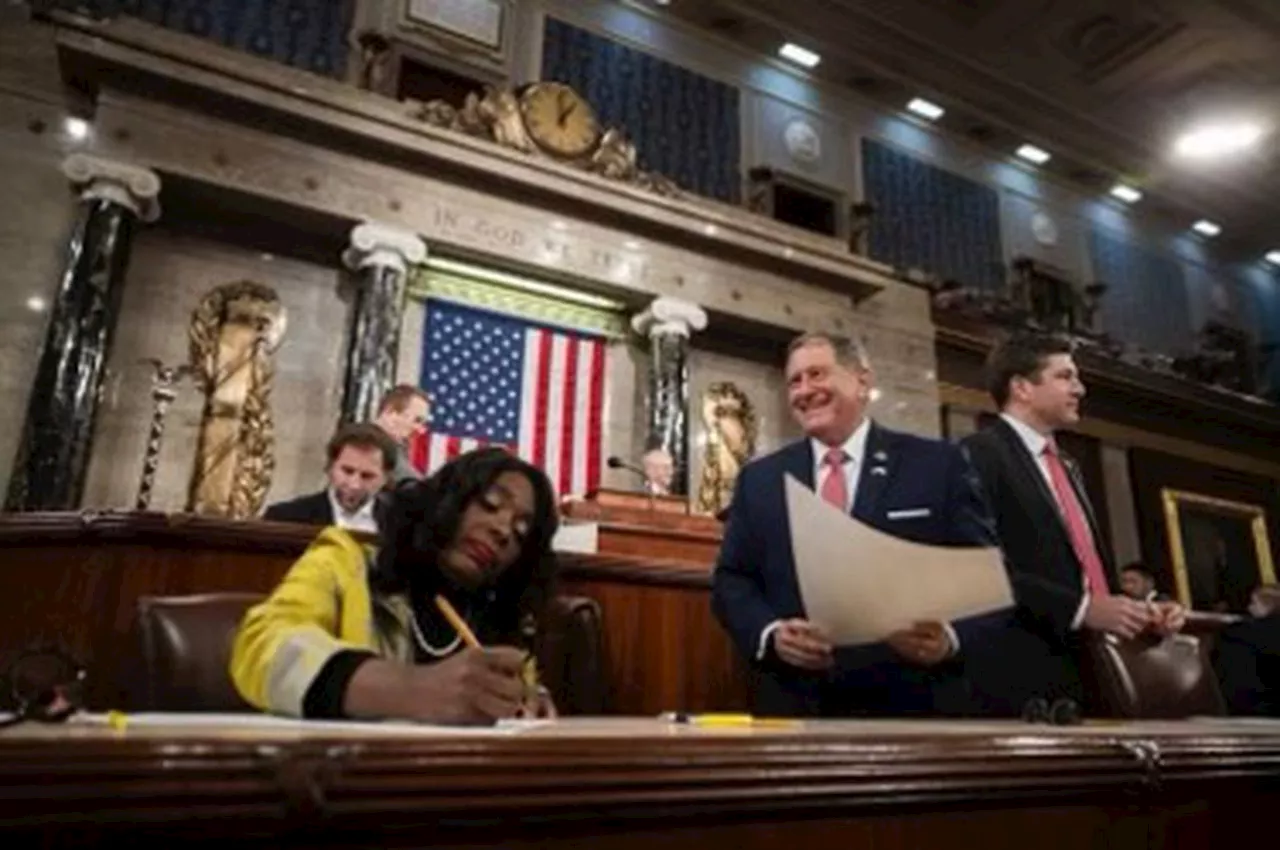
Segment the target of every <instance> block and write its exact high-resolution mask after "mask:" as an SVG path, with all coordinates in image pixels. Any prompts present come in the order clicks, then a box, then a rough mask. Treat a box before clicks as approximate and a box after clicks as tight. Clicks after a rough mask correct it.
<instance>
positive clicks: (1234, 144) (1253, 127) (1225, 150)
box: [1173, 122, 1263, 159]
mask: <svg viewBox="0 0 1280 850" xmlns="http://www.w3.org/2000/svg"><path fill="white" fill-rule="evenodd" d="M1262 135H1263V133H1262V128H1261V127H1260V126H1258V125H1257V124H1252V123H1249V122H1240V123H1237V124H1211V125H1209V126H1206V127H1197V128H1196V129H1194V130H1191V131H1190V132H1188V133H1184V134H1183V135H1182V136H1181V137H1179V138H1178V141H1177V142H1175V143H1174V145H1173V152H1174V153H1176V154H1177V155H1178V156H1180V157H1184V158H1186V159H1211V158H1213V157H1219V156H1226V155H1228V154H1233V153H1239V152H1240V151H1243V150H1247V149H1249V148H1251V147H1253V146H1254V145H1256V144H1257V143H1258V142H1259V140H1261V139H1262Z"/></svg>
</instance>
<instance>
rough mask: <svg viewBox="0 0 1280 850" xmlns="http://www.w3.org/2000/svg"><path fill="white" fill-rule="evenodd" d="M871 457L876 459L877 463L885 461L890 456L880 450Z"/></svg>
mask: <svg viewBox="0 0 1280 850" xmlns="http://www.w3.org/2000/svg"><path fill="white" fill-rule="evenodd" d="M871 459H872V460H874V461H876V462H877V463H884V462H885V461H887V460H888V459H889V456H888V455H887V454H885V453H884V452H882V451H878V452H876V453H875V454H873V455H872V456H871Z"/></svg>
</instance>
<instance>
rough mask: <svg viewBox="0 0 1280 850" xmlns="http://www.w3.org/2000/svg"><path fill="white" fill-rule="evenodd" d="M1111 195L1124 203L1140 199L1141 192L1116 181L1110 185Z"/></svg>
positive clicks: (1133, 202)
mask: <svg viewBox="0 0 1280 850" xmlns="http://www.w3.org/2000/svg"><path fill="white" fill-rule="evenodd" d="M1111 197H1113V198H1116V199H1117V200H1121V201H1124V202H1125V203H1126V204H1136V203H1137V202H1138V201H1141V200H1142V193H1141V192H1139V191H1138V190H1137V189H1135V188H1133V187H1132V186H1126V185H1125V184H1124V183H1117V184H1116V185H1114V186H1112V187H1111Z"/></svg>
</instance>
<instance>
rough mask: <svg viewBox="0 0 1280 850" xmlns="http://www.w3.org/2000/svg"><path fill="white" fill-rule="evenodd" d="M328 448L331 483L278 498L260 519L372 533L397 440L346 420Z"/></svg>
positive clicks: (375, 427)
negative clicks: (288, 498)
mask: <svg viewBox="0 0 1280 850" xmlns="http://www.w3.org/2000/svg"><path fill="white" fill-rule="evenodd" d="M326 451H327V454H328V464H327V465H326V467H325V474H326V475H327V476H328V479H329V486H327V487H326V488H325V489H323V490H321V491H320V492H319V493H312V494H311V495H309V496H300V497H299V498H297V499H293V500H291V501H288V502H277V503H276V504H274V505H271V506H270V507H268V508H267V510H266V513H264V514H263V515H262V518H263V519H268V520H273V521H276V522H298V523H306V524H308V525H336V526H338V527H340V528H346V529H350V530H352V531H365V532H369V533H374V532H376V531H377V530H378V526H377V523H376V522H375V519H374V512H373V509H374V503H375V502H376V497H377V495H378V493H380V492H381V491H382V489H383V488H384V487H385V486H386V485H387V482H388V481H389V480H390V477H391V472H392V470H393V469H394V468H395V457H396V445H395V443H393V442H392V441H391V439H390V438H389V437H388V436H387V435H386V434H385V433H383V431H382V429H381V428H379V427H378V426H376V425H368V424H365V425H344V426H343V427H342V428H340V429H339V430H338V433H337V434H335V435H334V436H333V439H331V440H330V441H329V446H328V448H327V450H326Z"/></svg>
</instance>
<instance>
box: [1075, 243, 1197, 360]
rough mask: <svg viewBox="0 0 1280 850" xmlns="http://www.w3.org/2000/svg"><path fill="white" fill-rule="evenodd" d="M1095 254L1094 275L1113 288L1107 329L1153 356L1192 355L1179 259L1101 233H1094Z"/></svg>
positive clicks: (1106, 302) (1105, 304)
mask: <svg viewBox="0 0 1280 850" xmlns="http://www.w3.org/2000/svg"><path fill="white" fill-rule="evenodd" d="M1089 249H1090V253H1091V254H1092V255H1093V271H1094V276H1095V277H1096V278H1097V279H1098V280H1100V281H1103V282H1104V283H1106V284H1107V285H1108V286H1109V287H1110V288H1109V289H1108V290H1107V294H1106V295H1105V296H1104V297H1103V299H1102V313H1101V316H1102V327H1103V330H1105V331H1106V332H1107V333H1109V334H1110V335H1111V336H1112V337H1114V338H1115V339H1118V340H1121V341H1124V342H1134V343H1137V344H1138V345H1141V346H1143V347H1144V348H1147V349H1150V350H1151V351H1157V352H1162V353H1165V354H1183V353H1188V352H1190V351H1191V350H1192V348H1193V347H1194V345H1195V337H1194V335H1193V333H1192V331H1193V329H1192V327H1191V303H1190V299H1188V297H1187V284H1186V279H1185V277H1184V275H1183V269H1182V264H1181V263H1180V262H1179V261H1178V259H1177V257H1175V256H1174V255H1173V254H1172V253H1171V252H1166V251H1158V250H1156V249H1153V248H1148V247H1145V246H1142V245H1138V244H1135V243H1133V242H1130V241H1128V240H1127V239H1125V238H1124V237H1123V236H1120V235H1119V234H1116V233H1112V232H1109V231H1106V230H1102V229H1099V228H1094V229H1093V230H1091V231H1090V233H1089ZM1195 330H1198V329H1195Z"/></svg>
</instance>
